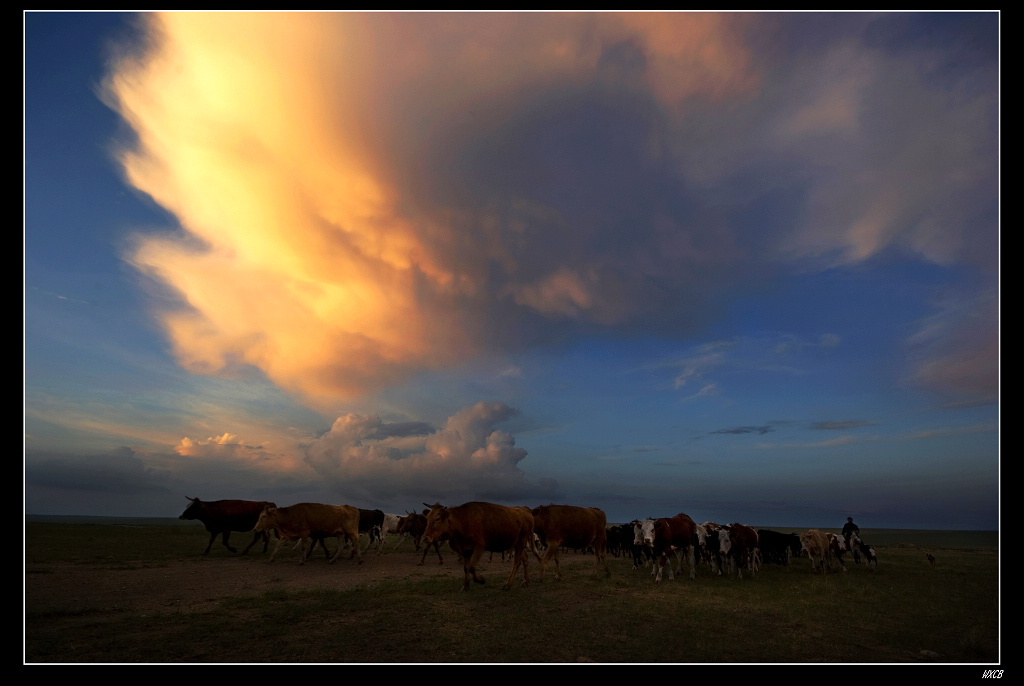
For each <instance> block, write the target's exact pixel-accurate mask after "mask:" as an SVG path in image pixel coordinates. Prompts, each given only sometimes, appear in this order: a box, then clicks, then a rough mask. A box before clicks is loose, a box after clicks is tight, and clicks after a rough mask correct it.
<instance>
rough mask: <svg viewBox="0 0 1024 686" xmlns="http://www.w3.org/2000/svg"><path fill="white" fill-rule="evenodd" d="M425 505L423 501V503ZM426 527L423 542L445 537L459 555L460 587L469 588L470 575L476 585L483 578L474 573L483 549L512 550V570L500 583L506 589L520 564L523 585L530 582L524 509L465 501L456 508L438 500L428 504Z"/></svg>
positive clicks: (529, 523)
mask: <svg viewBox="0 0 1024 686" xmlns="http://www.w3.org/2000/svg"><path fill="white" fill-rule="evenodd" d="M424 504H426V503H424ZM428 507H430V512H429V513H428V514H427V529H426V531H424V532H423V543H424V544H425V545H430V544H431V543H433V542H434V541H440V540H443V539H445V538H447V539H448V545H449V546H451V549H452V550H454V551H455V553H456V554H457V555H459V556H460V557H462V569H463V574H464V576H463V584H462V590H463V591H467V590H469V580H470V579H471V578H472V579H473V581H475V582H476V583H478V584H482V583H484V579H483V578H482V577H480V576H478V575H477V573H476V565H477V562H479V561H480V556H481V555H483V554H484V551H487V550H489V551H491V552H501V551H503V550H509V549H510V548H511V549H514V551H515V553H514V556H515V557H514V561H513V565H512V573H511V574H509V577H508V581H506V582H505V585H504V586H502V588H503V589H505V590H508V589H509V588H511V587H512V580H513V579H515V577H516V572H517V571H519V565H520V564H522V566H523V585H524V586H526V585H527V584H529V583H530V574H529V571H528V568H527V557H526V548H527V547H528V546H529V547H531V549H532V545H533V516H532V515H531V514H530V511H529V510H528V509H526V508H520V507H505V506H504V505H495V504H493V503H475V502H474V503H466V504H465V505H459V506H458V507H444V506H443V505H441V504H440V503H436V504H434V505H428Z"/></svg>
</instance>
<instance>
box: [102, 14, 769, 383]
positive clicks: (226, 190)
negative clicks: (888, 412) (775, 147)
mask: <svg viewBox="0 0 1024 686" xmlns="http://www.w3.org/2000/svg"><path fill="white" fill-rule="evenodd" d="M145 21H146V33H147V37H148V44H147V46H146V47H145V49H144V51H143V52H142V53H141V54H136V55H130V56H124V57H123V58H122V59H120V60H119V61H118V62H117V63H116V65H115V66H114V68H113V71H112V73H111V75H110V77H109V79H108V81H107V83H106V84H105V86H106V87H105V93H106V97H107V100H108V102H109V103H110V104H111V106H112V107H113V108H115V109H116V111H117V112H118V113H120V114H121V115H122V116H123V117H124V119H125V120H126V121H127V122H128V123H129V124H130V125H131V127H132V128H133V129H134V131H135V133H136V135H137V142H135V143H134V144H133V145H131V146H130V147H128V148H126V149H125V150H123V151H122V153H121V158H120V159H121V162H122V164H123V166H124V170H125V174H126V176H127V179H128V181H129V182H130V183H131V184H132V185H133V186H135V187H136V188H138V189H139V190H141V191H143V192H145V193H147V194H149V195H150V196H152V198H153V199H154V200H155V201H156V202H157V203H159V204H160V205H161V206H163V207H164V208H166V209H167V210H169V211H170V212H172V213H173V214H174V215H175V216H176V217H177V219H178V221H179V222H180V225H181V233H177V234H169V235H152V234H146V235H138V236H136V240H135V243H134V246H133V248H132V249H131V250H130V252H129V254H128V255H127V259H128V260H129V261H130V263H131V264H132V265H134V266H135V267H136V268H137V269H139V270H140V271H141V272H143V273H145V274H146V275H148V276H149V277H151V278H152V279H153V280H154V281H155V282H157V283H158V284H160V285H162V286H163V287H165V288H166V289H167V290H168V292H169V293H170V294H171V295H172V296H173V297H174V299H175V300H176V302H175V303H174V304H173V305H167V306H164V307H163V309H162V310H161V311H159V312H158V313H157V316H158V317H159V320H160V322H161V324H162V325H163V327H164V329H165V331H166V334H167V336H168V338H169V340H170V342H171V344H172V346H173V350H174V354H175V355H176V357H177V359H178V360H179V361H180V363H181V364H182V365H183V366H185V367H186V368H187V369H189V370H192V371H194V372H197V373H204V374H228V373H231V372H232V371H233V370H234V369H235V368H236V367H238V366H239V365H251V366H254V367H256V368H258V369H259V370H261V371H262V372H263V373H264V374H266V376H267V377H269V378H270V379H271V380H272V381H273V382H274V383H276V384H278V385H279V386H281V387H282V388H285V389H287V390H289V391H291V392H295V393H298V394H300V395H301V396H302V397H304V398H306V399H307V400H310V401H312V402H314V403H327V402H329V401H331V400H332V399H336V398H339V397H340V398H345V397H353V396H355V395H358V394H360V393H362V392H364V391H366V390H370V389H376V388H381V387H384V386H386V385H388V384H390V383H393V382H395V381H397V380H401V379H403V378H405V377H406V376H408V375H409V374H411V373H413V372H415V371H417V370H420V369H424V368H443V367H446V366H450V365H455V364H458V363H459V362H461V361H464V360H465V359H466V358H467V357H468V356H471V355H474V354H476V353H478V352H481V351H482V350H483V349H484V348H485V347H486V346H487V345H488V343H487V342H486V340H485V338H486V336H485V334H484V333H483V331H484V328H485V325H486V322H487V321H488V317H493V316H494V309H493V308H494V305H495V302H496V301H500V300H501V299H502V298H506V299H507V298H508V297H509V296H508V294H513V296H514V297H513V299H514V301H515V304H517V305H519V306H520V307H522V308H527V309H532V310H534V311H535V312H536V313H538V314H540V315H541V316H544V317H554V318H558V317H565V316H570V317H574V318H582V319H586V318H593V319H594V320H596V321H599V322H601V323H615V322H616V321H618V320H621V318H622V317H624V316H626V314H625V313H626V312H628V303H625V304H619V305H616V306H615V307H613V308H611V309H610V310H609V306H608V305H607V303H608V302H610V301H611V300H612V298H610V297H609V294H610V293H611V292H613V291H616V288H617V287H616V286H615V285H614V283H612V284H611V285H606V286H605V291H606V292H605V293H601V292H597V291H596V290H595V286H594V284H595V282H597V281H606V279H604V277H602V276H601V274H599V273H598V272H595V271H594V268H595V266H594V265H592V264H558V263H557V261H558V260H555V261H554V262H553V263H551V264H549V265H546V266H544V267H543V268H542V269H541V273H526V272H525V271H524V270H523V269H522V267H523V264H522V261H523V259H524V254H526V253H528V252H532V251H534V250H537V249H541V250H543V241H540V242H537V243H534V244H528V245H527V246H526V247H527V250H526V252H524V251H523V250H522V249H519V248H518V247H516V246H517V245H519V242H521V241H520V239H519V238H517V235H516V233H515V230H514V227H510V226H507V225H505V224H504V223H503V220H500V219H496V218H495V217H494V216H493V215H492V214H491V212H490V211H489V210H488V209H486V208H482V207H479V206H473V205H472V204H471V205H467V206H463V207H459V206H454V207H453V206H450V205H449V206H441V205H438V206H435V207H430V206H425V204H424V203H425V202H429V200H428V201H423V200H422V198H420V199H418V200H414V199H413V198H414V196H415V193H413V194H410V193H409V192H408V191H409V189H410V188H412V187H413V186H415V185H417V184H421V183H422V182H423V180H424V176H427V177H429V175H430V174H431V173H432V171H433V170H432V169H431V164H430V158H429V155H428V153H427V147H429V146H427V147H425V141H430V145H438V142H437V136H440V135H441V132H444V135H456V134H457V132H458V129H459V126H458V125H457V122H458V121H460V119H459V118H460V117H468V116H471V115H472V116H473V117H476V119H474V120H473V122H474V123H473V126H474V127H475V129H476V130H478V131H479V130H480V129H481V128H483V129H486V127H487V126H488V123H487V121H480V117H485V118H486V117H492V116H493V117H496V119H495V125H497V123H498V122H499V121H500V118H501V116H502V115H501V111H502V104H501V103H502V102H503V99H505V98H510V97H518V96H519V95H521V94H523V93H527V94H528V93H530V92H532V91H533V90H535V89H537V88H540V87H543V86H544V85H545V84H549V83H551V82H553V81H557V80H560V79H577V78H582V79H584V80H588V79H589V80H595V79H596V80H600V79H601V78H605V77H603V76H601V74H602V73H605V72H608V73H610V74H612V75H613V76H614V74H615V73H617V72H615V69H617V68H620V67H621V68H632V67H629V65H630V64H631V62H630V61H629V60H628V59H623V60H621V62H622V64H621V65H618V66H617V67H616V66H615V65H612V66H611V67H610V66H609V64H608V61H609V60H608V58H607V55H608V54H609V47H610V46H612V47H614V46H619V45H622V46H625V48H624V49H626V51H627V52H628V51H629V50H633V51H640V52H641V53H643V54H644V56H645V57H644V59H645V60H646V62H645V64H646V65H647V66H646V67H643V68H641V69H640V73H639V76H640V81H639V83H640V84H646V87H648V88H650V89H651V90H652V91H653V92H654V93H655V94H656V95H657V96H658V97H660V98H662V99H663V100H664V101H665V102H666V104H668V105H671V106H675V105H677V104H679V103H680V102H681V101H683V100H685V99H686V98H687V97H689V96H692V95H695V94H702V95H705V96H708V97H721V96H723V95H725V94H729V93H738V92H744V91H748V90H750V89H751V88H753V87H754V85H755V83H756V78H755V75H754V73H753V71H752V69H751V67H750V61H749V59H747V56H746V55H747V53H746V51H744V50H743V49H742V46H741V45H740V44H739V41H738V36H739V34H738V33H737V31H736V27H741V26H742V25H743V21H742V20H741V19H739V18H736V19H733V18H729V17H727V16H726V17H723V16H719V15H705V14H695V15H690V14H673V15H633V14H564V15H563V14H556V15H548V14H545V15H533V14H522V15H519V14H516V15H505V14H502V15H490V14H428V15H424V14H326V15H325V14H310V13H296V14H290V13H274V14H262V13H227V14H222V13H201V14H192V13H169V14H156V15H147V16H146V18H145ZM612 53H613V54H614V50H612ZM612 61H614V60H612ZM622 65H625V66H622ZM641 66H642V65H641ZM613 67H614V68H613ZM609 70H611V71H609ZM620 76H621V75H620ZM616 78H618V77H616ZM622 78H623V82H624V83H632V82H633V80H632V77H631V76H629V75H626V76H623V77H622ZM453 122H456V124H455V125H453ZM453 131H455V133H453ZM432 137H433V138H432ZM536 212H540V213H543V212H549V213H550V210H546V209H545V208H544V207H543V206H539V207H538V208H536ZM524 216H526V215H524ZM535 233H537V232H536V231H535ZM520 235H525V234H522V233H521V234H520ZM541 238H542V236H541ZM532 240H534V241H538V240H539V239H538V238H537V237H534V238H533V239H532ZM566 259H568V256H566ZM494 264H498V265H501V267H502V270H501V271H502V275H501V278H503V279H505V283H504V284H503V286H502V287H500V288H496V287H494V286H493V285H492V284H491V283H490V279H492V278H493V270H492V267H491V265H494ZM619 290H621V289H619ZM598 305H601V307H603V309H601V307H598Z"/></svg>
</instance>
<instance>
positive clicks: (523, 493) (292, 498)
mask: <svg viewBox="0 0 1024 686" xmlns="http://www.w3.org/2000/svg"><path fill="white" fill-rule="evenodd" d="M24 17H25V65H24V67H25V78H24V85H25V189H24V191H25V224H24V267H25V269H24V271H25V360H24V365H25V445H24V450H25V506H26V512H28V513H33V514H93V515H112V516H117V515H139V516H176V515H177V514H178V513H179V512H180V511H181V510H183V509H184V506H185V504H186V501H185V496H190V497H197V496H198V497H201V498H203V499H211V500H212V499H220V498H247V499H250V498H251V499H260V500H264V499H267V500H274V501H275V502H277V503H278V504H279V505H287V504H292V503H295V502H303V501H318V502H332V503H348V504H353V505H358V506H360V507H379V508H381V509H384V510H386V511H392V512H405V511H407V510H411V509H415V508H418V507H421V504H422V503H423V502H428V503H429V502H434V501H441V502H444V503H448V504H458V503H461V502H465V501H469V500H489V501H494V502H501V503H505V504H517V505H518V504H525V505H530V506H537V505H541V504H547V503H549V502H555V503H568V504H578V505H586V506H597V507H601V508H603V509H604V510H605V511H606V512H607V514H608V518H609V520H610V521H628V520H630V519H633V518H637V517H647V516H671V515H673V514H676V513H677V512H680V511H682V512H687V513H688V514H690V515H691V516H692V517H693V518H694V519H696V520H697V521H705V520H715V521H720V522H726V521H727V522H733V521H740V522H745V523H749V524H754V525H774V526H782V527H801V526H835V527H838V526H840V525H841V524H842V523H843V522H844V521H845V518H846V517H847V516H853V517H854V519H855V521H857V523H858V524H859V525H860V526H862V527H869V528H870V527H895V528H900V527H911V528H935V529H953V528H957V529H995V528H997V527H998V506H999V466H1000V461H999V456H1000V453H999V235H1000V233H999V119H998V115H999V19H1000V17H999V14H997V13H899V14H886V13H795V14H789V13H766V14H740V13H731V14H730V13H727V14H715V13H702V14H690V13H673V14H652V13H636V14H611V13H608V14H585V13H584V14H573V15H562V14H548V13H543V14H496V13H475V14H443V13H432V14H343V13H338V14H326V15H321V14H312V13H307V14H287V13H283V14H282V13H278V14H272V15H266V14H261V13H236V14H231V13H229V14H216V13H207V14H184V13H177V14H169V15H157V14H147V15H132V14H114V13H38V12H30V13H26V14H25V15H24Z"/></svg>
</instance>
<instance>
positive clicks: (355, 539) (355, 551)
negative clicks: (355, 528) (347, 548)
mask: <svg viewBox="0 0 1024 686" xmlns="http://www.w3.org/2000/svg"><path fill="white" fill-rule="evenodd" d="M349 538H350V540H351V541H352V548H353V551H352V552H353V554H354V555H355V556H356V557H358V558H359V564H363V551H361V550H360V549H359V534H356V535H355V536H350V537H349ZM348 559H350V560H351V559H352V555H349V556H348Z"/></svg>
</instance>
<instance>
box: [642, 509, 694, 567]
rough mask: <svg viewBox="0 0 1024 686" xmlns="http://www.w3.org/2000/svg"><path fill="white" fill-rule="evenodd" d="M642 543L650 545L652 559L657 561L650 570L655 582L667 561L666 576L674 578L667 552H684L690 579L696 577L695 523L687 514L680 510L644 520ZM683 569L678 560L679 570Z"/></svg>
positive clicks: (679, 553) (680, 553) (678, 553)
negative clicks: (675, 513) (688, 564)
mask: <svg viewBox="0 0 1024 686" xmlns="http://www.w3.org/2000/svg"><path fill="white" fill-rule="evenodd" d="M642 531H643V538H644V544H645V545H649V546H651V548H652V549H653V553H654V559H655V560H656V561H657V562H656V563H655V565H654V569H653V570H652V575H653V576H654V581H655V583H660V582H661V572H662V570H663V569H664V567H665V563H666V562H668V578H669V579H670V580H671V579H674V578H675V576H674V575H673V573H672V563H671V561H670V560H669V557H668V556H669V553H676V554H677V555H680V556H681V555H683V554H685V555H686V556H687V559H688V560H689V562H690V579H691V580H693V579H695V578H697V568H696V565H695V562H694V554H695V549H696V547H697V545H699V543H698V541H697V524H696V523H695V522H694V521H693V520H692V519H691V518H690V516H689V515H687V514H684V513H682V512H680V513H679V514H677V515H676V516H675V517H668V518H663V519H655V520H653V521H651V520H646V521H645V522H644V525H643V528H642ZM682 570H683V561H682V559H680V560H679V571H680V573H681V572H682Z"/></svg>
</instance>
